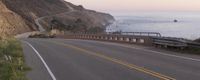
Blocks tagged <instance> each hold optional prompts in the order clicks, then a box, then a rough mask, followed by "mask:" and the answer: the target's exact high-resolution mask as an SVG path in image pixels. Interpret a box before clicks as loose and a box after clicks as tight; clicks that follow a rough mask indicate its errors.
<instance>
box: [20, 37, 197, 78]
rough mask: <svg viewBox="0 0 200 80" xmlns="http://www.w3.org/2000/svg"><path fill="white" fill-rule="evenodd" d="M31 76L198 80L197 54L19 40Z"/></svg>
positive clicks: (85, 42) (80, 42)
mask: <svg viewBox="0 0 200 80" xmlns="http://www.w3.org/2000/svg"><path fill="white" fill-rule="evenodd" d="M22 43H23V49H24V54H25V57H26V63H27V65H28V66H31V67H32V69H33V70H32V71H31V72H29V73H28V75H27V76H28V78H29V79H30V80H199V79H200V57H199V56H195V57H194V56H192V55H184V54H171V52H167V51H161V52H160V51H159V52H158V51H155V50H153V49H151V48H144V47H140V46H134V45H125V44H117V43H109V42H101V41H88V40H72V39H69V40H67V39H24V40H22Z"/></svg>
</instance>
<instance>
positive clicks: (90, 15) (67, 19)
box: [0, 0, 114, 35]
mask: <svg viewBox="0 0 200 80" xmlns="http://www.w3.org/2000/svg"><path fill="white" fill-rule="evenodd" d="M40 17H43V18H42V19H41V20H40V23H41V24H42V25H43V26H44V27H45V29H47V30H49V29H51V28H58V29H65V30H68V31H73V32H85V31H93V29H98V28H100V29H102V30H103V28H105V26H106V25H108V24H110V23H112V21H114V18H113V17H112V16H111V15H109V14H105V13H100V12H96V11H92V10H87V9H85V8H83V7H82V6H80V5H79V6H76V5H73V4H71V3H69V2H66V1H64V0H0V34H1V35H3V34H8V35H15V34H19V33H24V32H29V31H35V30H38V27H37V25H36V24H35V20H36V19H38V18H40Z"/></svg>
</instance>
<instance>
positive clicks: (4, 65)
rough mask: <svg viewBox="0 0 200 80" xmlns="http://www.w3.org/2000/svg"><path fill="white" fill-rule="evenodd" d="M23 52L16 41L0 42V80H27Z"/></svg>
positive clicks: (5, 40)
mask: <svg viewBox="0 0 200 80" xmlns="http://www.w3.org/2000/svg"><path fill="white" fill-rule="evenodd" d="M28 70H30V69H29V68H28V67H27V66H26V65H25V64H24V56H23V50H22V47H21V45H20V42H19V41H17V40H16V39H13V38H12V39H11V38H9V39H2V40H0V80H27V79H26V77H25V73H26V71H28Z"/></svg>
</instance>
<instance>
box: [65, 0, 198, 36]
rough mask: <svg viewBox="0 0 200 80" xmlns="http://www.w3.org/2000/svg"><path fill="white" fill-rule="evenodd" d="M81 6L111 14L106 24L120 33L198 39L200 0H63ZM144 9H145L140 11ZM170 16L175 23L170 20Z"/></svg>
mask: <svg viewBox="0 0 200 80" xmlns="http://www.w3.org/2000/svg"><path fill="white" fill-rule="evenodd" d="M67 1H70V2H72V3H75V4H77V5H79V4H80V5H83V6H84V7H85V8H88V9H92V10H97V11H101V12H107V13H111V14H112V15H113V16H114V17H115V18H116V20H117V21H116V23H115V25H113V26H118V27H117V28H116V27H109V29H110V28H111V29H112V31H113V30H122V31H124V32H127V31H130V32H134V31H137V32H146V31H147V32H160V33H161V34H162V35H163V36H170V37H182V38H188V39H196V38H200V0H67ZM144 11H146V12H144ZM174 19H177V20H178V22H177V23H174V22H173V21H174Z"/></svg>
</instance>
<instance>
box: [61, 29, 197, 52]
mask: <svg viewBox="0 0 200 80" xmlns="http://www.w3.org/2000/svg"><path fill="white" fill-rule="evenodd" d="M59 37H63V38H70V39H87V40H103V41H112V42H124V43H133V44H141V45H149V46H150V45H156V46H163V47H166V48H167V47H177V48H181V49H184V48H186V47H195V48H200V44H199V43H195V42H192V41H190V40H186V39H183V38H175V37H161V34H160V33H157V32H112V33H101V34H95V33H75V34H65V35H62V36H59Z"/></svg>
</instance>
